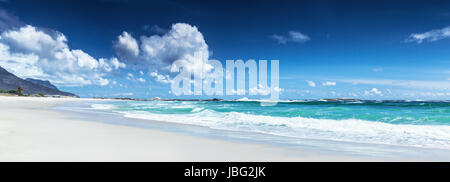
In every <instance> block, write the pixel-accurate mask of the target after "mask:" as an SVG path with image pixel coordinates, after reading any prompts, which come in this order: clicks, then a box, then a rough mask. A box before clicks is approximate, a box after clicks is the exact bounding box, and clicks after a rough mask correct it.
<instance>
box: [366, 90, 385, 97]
mask: <svg viewBox="0 0 450 182" xmlns="http://www.w3.org/2000/svg"><path fill="white" fill-rule="evenodd" d="M364 95H365V96H373V95H378V96H383V93H382V92H381V91H379V90H378V89H377V88H372V89H371V90H366V91H364Z"/></svg>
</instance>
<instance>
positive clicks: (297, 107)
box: [92, 101, 450, 149]
mask: <svg viewBox="0 0 450 182" xmlns="http://www.w3.org/2000/svg"><path fill="white" fill-rule="evenodd" d="M264 105H265V104H264V103H261V102H258V101H218V102H206V101H146V102H143V101H110V102H106V103H101V104H99V103H96V104H93V105H92V108H94V109H102V110H109V111H113V112H118V113H122V114H123V115H124V116H125V117H130V118H139V119H147V120H157V121H166V122H175V123H182V124H191V125H199V126H205V127H210V128H214V129H222V130H233V131H244V132H256V133H264V134H271V135H277V136H286V137H294V138H304V139H320V140H333V141H346V142H358V143H376V144H389V145H402V146H416V147H431V148H442V149H450V102H447V101H436V102H425V101H411V102H408V101H362V102H324V101H286V102H279V103H278V104H276V105H274V106H264Z"/></svg>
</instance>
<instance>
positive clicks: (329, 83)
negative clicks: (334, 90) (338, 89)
mask: <svg viewBox="0 0 450 182" xmlns="http://www.w3.org/2000/svg"><path fill="white" fill-rule="evenodd" d="M322 86H336V82H330V81H327V82H323V83H322Z"/></svg>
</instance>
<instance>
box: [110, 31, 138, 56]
mask: <svg viewBox="0 0 450 182" xmlns="http://www.w3.org/2000/svg"><path fill="white" fill-rule="evenodd" d="M117 39H118V40H117V42H116V43H115V45H114V47H115V49H116V52H117V54H118V55H119V56H121V57H125V58H129V57H136V56H138V55H139V45H138V42H137V41H136V39H135V38H134V37H133V36H131V35H130V34H129V33H128V32H125V31H124V32H123V33H122V35H119V36H118V37H117Z"/></svg>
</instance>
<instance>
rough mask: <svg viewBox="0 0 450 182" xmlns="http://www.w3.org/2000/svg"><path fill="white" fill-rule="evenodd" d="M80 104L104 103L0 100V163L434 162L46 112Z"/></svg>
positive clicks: (34, 99)
mask: <svg viewBox="0 0 450 182" xmlns="http://www.w3.org/2000/svg"><path fill="white" fill-rule="evenodd" d="M80 101H89V102H93V101H95V102H103V101H102V100H93V99H76V98H39V97H7V96H0V161H430V160H433V158H429V157H428V158H422V157H420V156H419V157H414V158H408V157H406V158H399V157H394V158H385V157H376V156H375V157H374V156H370V155H369V156H370V157H364V156H360V155H352V154H342V153H336V154H335V153H331V154H330V153H323V152H321V151H320V150H319V149H314V150H311V149H310V148H305V147H303V148H302V147H300V148H299V147H297V148H289V147H282V146H276V145H270V144H267V145H266V144H261V143H252V142H245V141H230V140H225V139H216V138H208V136H192V135H185V134H182V133H178V132H170V131H163V130H159V129H151V128H139V127H132V126H123V125H115V124H107V123H103V122H95V121H94V120H91V119H74V118H83V117H74V115H70V114H67V113H64V112H58V111H57V110H56V111H55V110H52V109H48V108H51V107H52V106H56V105H60V104H71V102H73V103H75V102H78V103H79V102H80ZM84 118H90V117H84ZM99 118H100V119H102V117H99ZM99 118H93V119H99ZM105 119H106V118H105ZM356 148H357V147H356ZM402 150H405V151H408V150H411V149H408V148H406V149H402ZM412 150H414V149H413V148H412ZM374 152H376V151H374ZM425 153H427V152H425ZM443 155H444V156H445V155H446V153H444V154H443Z"/></svg>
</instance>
